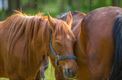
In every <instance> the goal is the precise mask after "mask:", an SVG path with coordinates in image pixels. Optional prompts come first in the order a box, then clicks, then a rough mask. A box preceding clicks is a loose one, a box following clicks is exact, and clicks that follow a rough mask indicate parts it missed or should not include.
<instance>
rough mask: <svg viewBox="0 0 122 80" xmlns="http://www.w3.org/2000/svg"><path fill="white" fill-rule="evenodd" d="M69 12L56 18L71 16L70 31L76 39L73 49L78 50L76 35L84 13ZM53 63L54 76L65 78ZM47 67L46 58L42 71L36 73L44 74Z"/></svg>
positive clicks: (57, 78)
mask: <svg viewBox="0 0 122 80" xmlns="http://www.w3.org/2000/svg"><path fill="white" fill-rule="evenodd" d="M69 13H70V12H66V13H63V14H61V15H59V16H58V19H61V20H64V21H66V18H67V16H70V17H71V18H73V22H72V27H71V29H72V31H73V33H74V35H75V37H76V41H75V42H74V44H73V49H74V48H75V50H76V51H78V50H79V49H78V48H79V47H78V46H79V43H78V42H79V41H78V40H79V39H78V38H79V37H78V35H79V34H80V28H81V26H80V24H81V22H82V20H83V18H84V16H85V15H86V14H85V13H83V12H78V11H76V12H71V14H69ZM78 52H80V51H78ZM53 65H54V67H55V77H56V80H67V79H66V78H65V77H64V76H63V72H62V71H61V68H60V67H58V68H57V67H56V66H55V64H53ZM47 67H48V60H47V62H45V65H43V68H44V69H43V70H42V71H40V73H38V75H39V74H40V75H41V76H44V72H45V70H46V69H47ZM68 80H69V79H68Z"/></svg>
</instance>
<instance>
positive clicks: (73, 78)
mask: <svg viewBox="0 0 122 80" xmlns="http://www.w3.org/2000/svg"><path fill="white" fill-rule="evenodd" d="M64 78H65V79H66V80H77V78H76V77H66V76H65V77H64Z"/></svg>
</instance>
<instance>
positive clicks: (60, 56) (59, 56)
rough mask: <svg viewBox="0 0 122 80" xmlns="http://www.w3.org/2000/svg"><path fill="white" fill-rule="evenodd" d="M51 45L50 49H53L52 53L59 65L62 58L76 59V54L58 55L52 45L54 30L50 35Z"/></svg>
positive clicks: (56, 63)
mask: <svg viewBox="0 0 122 80" xmlns="http://www.w3.org/2000/svg"><path fill="white" fill-rule="evenodd" d="M49 47H50V50H51V54H52V55H53V56H54V57H55V65H56V66H57V65H58V62H59V61H60V60H66V59H73V60H76V59H77V57H76V56H74V55H70V56H64V55H63V56H62V55H58V54H57V53H56V52H55V50H54V48H53V47H52V32H51V36H50V44H49Z"/></svg>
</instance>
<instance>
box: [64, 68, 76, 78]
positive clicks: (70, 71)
mask: <svg viewBox="0 0 122 80" xmlns="http://www.w3.org/2000/svg"><path fill="white" fill-rule="evenodd" d="M63 74H64V77H65V78H66V79H70V80H71V79H74V78H76V71H75V70H73V69H70V68H67V69H64V71H63Z"/></svg>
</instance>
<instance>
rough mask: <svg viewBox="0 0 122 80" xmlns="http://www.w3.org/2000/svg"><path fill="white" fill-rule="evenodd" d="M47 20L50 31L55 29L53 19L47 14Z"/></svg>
mask: <svg viewBox="0 0 122 80" xmlns="http://www.w3.org/2000/svg"><path fill="white" fill-rule="evenodd" d="M48 21H49V25H50V26H49V27H50V28H51V30H52V31H54V30H55V20H54V19H53V18H52V17H51V16H50V15H48Z"/></svg>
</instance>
